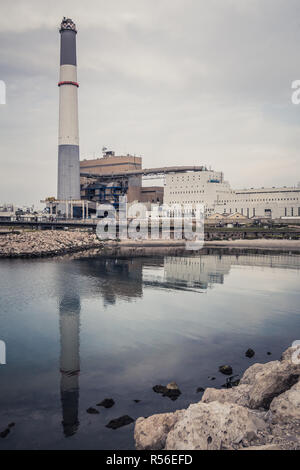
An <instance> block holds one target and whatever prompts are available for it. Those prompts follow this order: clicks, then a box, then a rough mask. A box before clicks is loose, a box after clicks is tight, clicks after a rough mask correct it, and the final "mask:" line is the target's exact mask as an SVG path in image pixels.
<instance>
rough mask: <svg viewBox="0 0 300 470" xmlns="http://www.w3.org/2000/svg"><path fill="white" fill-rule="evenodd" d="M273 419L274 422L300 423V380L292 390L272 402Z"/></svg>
mask: <svg viewBox="0 0 300 470" xmlns="http://www.w3.org/2000/svg"><path fill="white" fill-rule="evenodd" d="M270 410H271V412H272V420H273V422H274V423H280V422H281V423H290V422H295V421H298V422H299V423H300V382H297V383H296V384H295V385H294V386H293V387H292V388H290V390H288V391H286V392H285V393H282V394H281V395H279V396H278V397H276V398H274V400H273V401H272V403H271V406H270Z"/></svg>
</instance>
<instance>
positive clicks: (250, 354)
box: [245, 348, 255, 358]
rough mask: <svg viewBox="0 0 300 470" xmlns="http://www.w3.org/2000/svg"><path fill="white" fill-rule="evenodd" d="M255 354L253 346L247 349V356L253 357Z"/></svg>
mask: <svg viewBox="0 0 300 470" xmlns="http://www.w3.org/2000/svg"><path fill="white" fill-rule="evenodd" d="M254 355H255V351H253V349H251V348H249V349H247V351H246V352H245V356H246V357H249V358H251V357H253V356H254Z"/></svg>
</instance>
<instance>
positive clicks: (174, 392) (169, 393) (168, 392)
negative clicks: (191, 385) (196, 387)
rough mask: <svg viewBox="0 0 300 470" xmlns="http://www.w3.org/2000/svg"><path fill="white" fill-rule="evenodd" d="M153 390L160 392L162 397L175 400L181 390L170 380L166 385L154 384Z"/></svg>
mask: <svg viewBox="0 0 300 470" xmlns="http://www.w3.org/2000/svg"><path fill="white" fill-rule="evenodd" d="M153 391H154V392H155V393H161V394H162V396H163V397H168V398H170V400H172V401H175V400H177V398H178V397H179V395H181V391H180V390H179V387H178V385H177V383H176V382H170V383H169V384H168V385H167V386H166V387H165V386H164V385H154V387H153Z"/></svg>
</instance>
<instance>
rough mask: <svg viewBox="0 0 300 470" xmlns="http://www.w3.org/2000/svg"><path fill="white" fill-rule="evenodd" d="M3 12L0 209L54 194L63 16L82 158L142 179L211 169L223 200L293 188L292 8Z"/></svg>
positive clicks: (197, 5)
mask: <svg viewBox="0 0 300 470" xmlns="http://www.w3.org/2000/svg"><path fill="white" fill-rule="evenodd" d="M1 10H2V12H1V17H0V41H1V49H0V79H2V80H4V81H5V82H6V85H7V105H5V106H3V105H2V106H0V139H1V140H0V142H1V144H0V148H1V154H0V155H1V156H0V159H1V169H2V171H1V185H0V201H4V200H6V201H8V200H9V201H13V202H19V203H21V202H28V203H29V202H37V201H38V200H40V199H42V198H44V197H45V196H49V195H55V194H56V166H57V123H58V89H57V80H58V54H59V34H58V25H59V22H60V20H61V17H62V16H64V15H66V16H70V17H72V18H73V19H74V21H75V22H76V24H77V27H78V36H77V39H78V66H79V67H78V76H79V82H80V88H79V118H80V145H81V156H82V158H89V157H92V156H93V155H94V154H95V155H99V153H100V149H101V148H102V146H103V145H106V146H109V147H112V148H114V149H115V150H116V152H120V153H121V152H126V153H128V152H132V153H136V154H141V155H142V156H143V163H144V166H145V167H152V166H158V165H161V164H162V163H163V164H164V165H171V164H175V165H176V164H195V165H198V164H207V165H211V166H212V167H213V168H215V169H216V170H221V171H224V173H225V178H226V179H227V180H229V181H230V182H231V183H232V186H233V187H247V186H251V187H253V186H274V185H292V184H295V183H297V179H300V178H298V177H297V176H296V177H295V175H297V174H299V172H300V159H299V155H298V148H299V146H300V133H299V124H300V123H299V120H300V107H297V106H295V105H292V103H291V91H292V90H291V83H292V81H293V80H295V79H300V76H299V72H298V70H299V66H298V58H297V51H298V49H297V45H298V44H299V43H300V22H299V21H298V18H299V17H300V4H299V2H297V1H296V0H288V1H284V0H264V2H261V1H260V0H252V1H251V2H240V1H238V0H211V1H210V2H205V1H204V0H185V1H184V2H183V1H182V0H172V2H171V1H170V0H160V1H159V2H149V1H146V0H127V1H126V2H124V1H121V0H115V1H114V2H106V1H104V0H97V1H91V0H90V1H89V2H88V8H87V6H86V5H85V4H83V3H82V2H79V1H72V2H71V1H69V0H63V1H61V2H51V6H50V3H49V2H39V1H37V0H36V1H35V0H28V1H27V2H26V3H25V2H22V1H18V0H17V1H15V2H9V1H8V0H4V1H2V4H1ZM291 168H292V169H293V171H291Z"/></svg>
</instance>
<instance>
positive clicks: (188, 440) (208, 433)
mask: <svg viewBox="0 0 300 470" xmlns="http://www.w3.org/2000/svg"><path fill="white" fill-rule="evenodd" d="M266 428H267V424H266V423H265V421H264V420H263V419H262V418H261V417H260V416H259V415H258V414H257V413H255V412H253V411H251V410H249V409H247V408H244V407H242V406H239V405H236V404H232V403H223V404H221V403H218V402H212V403H208V404H206V403H201V402H200V403H198V404H194V405H190V406H189V408H188V409H187V410H186V411H185V412H184V414H183V416H182V417H181V418H180V419H179V420H178V421H177V423H176V424H175V426H174V427H173V428H172V429H171V431H170V432H169V433H168V436H167V439H166V445H165V450H220V449H235V448H239V447H242V446H243V445H249V443H251V442H255V441H256V440H257V439H258V432H259V431H260V432H261V431H263V430H266Z"/></svg>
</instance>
